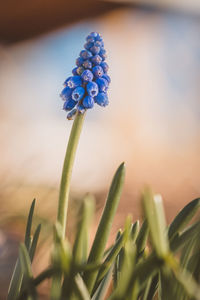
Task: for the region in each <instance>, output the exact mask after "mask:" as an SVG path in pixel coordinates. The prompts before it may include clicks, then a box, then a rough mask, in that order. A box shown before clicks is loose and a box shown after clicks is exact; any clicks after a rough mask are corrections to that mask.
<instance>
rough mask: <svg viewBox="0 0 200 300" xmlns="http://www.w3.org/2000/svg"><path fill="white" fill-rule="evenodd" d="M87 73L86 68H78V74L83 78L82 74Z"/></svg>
mask: <svg viewBox="0 0 200 300" xmlns="http://www.w3.org/2000/svg"><path fill="white" fill-rule="evenodd" d="M84 71H85V69H84V67H78V68H77V70H76V73H77V74H78V75H80V76H81V74H82V73H83V72H84Z"/></svg>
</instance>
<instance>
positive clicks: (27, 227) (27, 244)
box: [24, 199, 35, 249]
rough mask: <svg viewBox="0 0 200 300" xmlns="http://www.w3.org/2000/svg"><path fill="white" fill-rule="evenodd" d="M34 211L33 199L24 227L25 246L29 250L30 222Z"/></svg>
mask: <svg viewBox="0 0 200 300" xmlns="http://www.w3.org/2000/svg"><path fill="white" fill-rule="evenodd" d="M34 209H35V199H34V200H33V202H32V204H31V208H30V211H29V215H28V220H27V225H26V233H25V241H24V243H25V245H26V248H27V249H29V247H30V243H31V227H32V221H33V213H34Z"/></svg>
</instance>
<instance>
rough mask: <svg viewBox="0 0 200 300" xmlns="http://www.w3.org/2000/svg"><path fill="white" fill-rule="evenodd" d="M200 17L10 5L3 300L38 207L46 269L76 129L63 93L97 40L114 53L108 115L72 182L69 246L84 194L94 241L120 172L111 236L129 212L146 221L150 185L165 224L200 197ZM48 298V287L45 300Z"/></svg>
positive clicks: (144, 9)
mask: <svg viewBox="0 0 200 300" xmlns="http://www.w3.org/2000/svg"><path fill="white" fill-rule="evenodd" d="M199 17H200V3H199V1H198V0H190V1H189V0H185V1H181V0H174V1H170V0H164V1H161V0H157V1H156V0H155V1H153V0H151V1H150V0H149V1H89V0H85V1H81V0H79V1H71V0H68V1H63V0H59V1H55V0H49V1H39V0H37V1H28V2H27V1H25V0H21V1H20V2H17V1H14V0H9V1H4V2H3V1H1V4H0V149H1V150H0V151H1V155H0V299H5V297H6V296H5V295H6V290H7V288H8V284H9V280H10V276H11V272H12V269H13V266H14V263H15V259H16V256H17V251H18V250H17V247H18V244H19V241H20V240H22V239H23V232H24V226H25V220H26V216H27V211H28V209H29V206H30V204H31V201H32V199H33V198H36V199H37V204H36V218H35V223H38V222H39V221H40V222H42V224H43V233H42V237H41V242H40V249H39V255H38V257H39V258H36V262H35V266H34V272H35V273H38V272H39V270H40V269H41V268H42V267H43V266H44V265H47V264H48V260H49V252H50V251H49V249H50V247H49V245H50V240H51V237H52V231H51V229H52V223H53V222H54V221H55V217H56V206H57V199H58V189H59V181H60V175H61V170H62V163H63V158H64V154H65V149H66V144H67V140H68V136H69V133H70V128H71V125H72V122H70V121H67V120H66V113H65V112H64V111H63V110H62V104H63V103H62V100H61V99H60V98H59V93H60V91H61V90H62V87H63V86H62V83H63V82H64V80H65V79H66V77H67V76H69V75H70V74H71V70H72V68H73V67H74V65H75V59H76V58H77V56H78V54H79V52H80V50H81V49H82V48H83V44H84V40H85V37H86V36H87V35H88V34H89V33H90V32H91V31H98V32H100V33H101V34H102V35H103V38H104V41H105V47H106V49H107V51H108V59H107V61H108V63H109V66H110V70H109V75H110V76H111V78H112V84H111V88H110V91H109V99H110V105H109V106H108V107H106V108H104V109H102V108H99V107H95V109H93V110H92V111H88V113H87V116H86V121H85V123H84V129H83V133H82V136H81V139H80V144H79V148H78V153H77V156H76V161H75V167H74V172H73V180H72V189H71V202H70V216H69V220H70V221H69V224H68V233H69V236H70V235H71V236H73V233H74V225H75V221H74V216H75V215H76V212H77V207H78V206H79V203H80V199H81V198H82V197H83V195H84V194H85V193H86V192H91V193H94V195H95V197H96V200H97V211H96V215H97V217H96V218H95V220H96V222H94V226H93V228H92V231H91V236H92V235H93V233H94V230H95V227H96V224H97V220H98V219H99V217H100V214H101V209H102V207H103V203H104V200H105V197H106V193H107V190H108V187H109V184H110V182H111V178H112V175H113V173H114V171H115V169H116V168H117V166H118V165H119V164H120V163H121V162H122V161H125V162H126V167H127V174H126V182H125V188H124V192H123V196H122V199H121V203H120V206H119V209H118V212H117V216H116V219H115V224H114V226H113V229H112V232H113V234H114V233H115V231H116V229H117V228H118V227H120V226H122V224H123V221H124V219H125V216H126V215H127V214H128V213H131V214H132V215H133V218H134V219H136V218H140V216H141V210H140V194H141V191H142V189H143V188H144V186H145V185H150V186H151V187H152V188H153V190H154V191H155V192H159V193H161V194H162V195H163V199H164V205H165V208H166V214H167V219H168V221H171V220H172V219H173V217H174V216H175V214H176V213H177V212H178V210H179V209H180V208H181V206H183V205H184V204H186V203H187V202H188V201H190V200H192V199H193V198H196V197H198V196H199V194H200V184H199V169H200V158H199V151H200V139H199V136H200V102H199V94H200V18H199ZM47 237H48V238H47ZM49 237H50V238H49ZM72 238H73V237H72ZM45 294H46V292H45V288H44V287H43V288H41V299H43V298H44V299H46V298H45ZM42 295H43V296H42Z"/></svg>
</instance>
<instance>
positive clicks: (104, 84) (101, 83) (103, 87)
mask: <svg viewBox="0 0 200 300" xmlns="http://www.w3.org/2000/svg"><path fill="white" fill-rule="evenodd" d="M96 83H97V84H98V87H99V92H106V91H107V89H108V81H107V80H106V79H104V78H102V77H101V78H97V80H96Z"/></svg>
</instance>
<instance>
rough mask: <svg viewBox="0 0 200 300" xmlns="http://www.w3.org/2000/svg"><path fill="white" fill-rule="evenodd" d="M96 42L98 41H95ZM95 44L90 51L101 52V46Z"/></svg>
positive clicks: (93, 52)
mask: <svg viewBox="0 0 200 300" xmlns="http://www.w3.org/2000/svg"><path fill="white" fill-rule="evenodd" d="M95 44H96V43H95ZM95 44H94V46H92V47H91V48H90V51H91V52H92V54H94V55H95V54H98V53H99V52H100V50H101V47H100V46H97V45H95Z"/></svg>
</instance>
